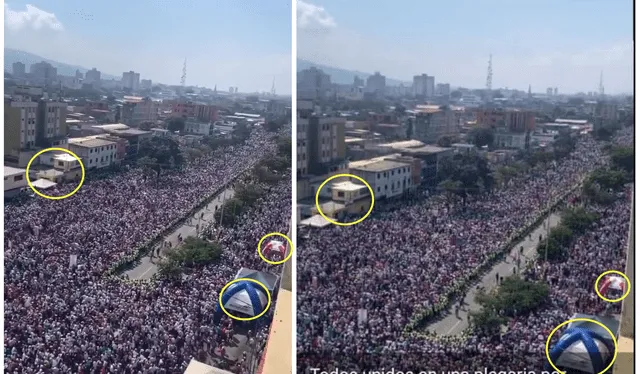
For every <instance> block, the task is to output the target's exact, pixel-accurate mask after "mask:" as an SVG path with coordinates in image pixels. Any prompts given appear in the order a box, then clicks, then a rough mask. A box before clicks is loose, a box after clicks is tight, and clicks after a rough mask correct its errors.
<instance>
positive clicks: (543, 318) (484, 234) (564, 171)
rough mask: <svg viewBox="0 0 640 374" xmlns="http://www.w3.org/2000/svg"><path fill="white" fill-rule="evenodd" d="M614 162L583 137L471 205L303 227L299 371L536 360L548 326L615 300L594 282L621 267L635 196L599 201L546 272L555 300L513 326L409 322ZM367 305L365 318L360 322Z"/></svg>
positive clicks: (442, 204) (422, 207)
mask: <svg viewBox="0 0 640 374" xmlns="http://www.w3.org/2000/svg"><path fill="white" fill-rule="evenodd" d="M626 135H627V137H628V134H626ZM629 138H632V137H629ZM616 140H617V141H620V142H623V143H624V142H625V140H624V139H623V138H617V139H616ZM606 163H607V156H606V154H605V153H604V151H603V150H602V144H601V143H599V142H596V141H595V140H593V139H592V138H590V137H588V138H583V139H581V140H580V141H579V142H578V143H577V145H576V149H575V150H574V151H573V152H572V153H571V154H570V155H569V156H567V157H565V158H563V159H561V160H559V161H558V162H557V163H556V164H551V165H548V166H547V167H544V168H536V169H534V170H532V171H531V173H529V174H528V175H526V176H522V177H520V178H517V179H515V180H513V181H512V182H510V183H509V184H508V185H507V186H505V187H504V188H502V189H500V190H498V191H495V192H493V193H491V194H488V195H483V196H478V197H476V198H471V199H470V200H469V201H468V202H467V205H466V207H465V208H464V209H463V208H462V207H461V203H459V202H450V201H448V200H446V199H442V198H439V197H432V198H424V197H418V198H413V199H402V200H399V201H396V202H389V203H387V204H385V205H386V206H385V207H382V206H381V209H380V208H378V205H377V204H376V208H378V209H376V210H377V211H378V212H376V213H374V214H373V215H372V216H371V217H369V218H367V219H366V220H364V221H363V222H362V223H359V224H357V225H355V226H351V227H339V226H334V225H332V226H330V227H328V228H324V229H320V230H317V229H312V230H313V231H311V232H305V230H307V229H303V230H302V231H301V232H299V235H298V238H299V244H298V247H299V255H298V261H299V262H298V272H297V274H298V280H297V306H298V325H297V330H298V331H297V333H298V372H310V369H311V368H321V369H323V370H330V369H333V368H340V369H343V370H346V369H360V370H365V369H378V370H380V369H382V368H385V369H387V370H388V369H391V368H395V369H396V370H414V371H415V372H418V371H421V370H472V369H473V370H482V369H483V368H484V367H489V368H491V369H493V370H497V369H500V370H507V369H511V370H522V369H523V368H530V369H534V368H536V367H537V368H538V369H540V368H541V367H542V366H544V364H545V362H546V360H545V356H544V345H545V341H546V338H547V336H548V333H549V332H550V331H551V329H553V328H554V327H555V326H556V325H557V324H559V323H561V322H563V321H565V320H567V319H568V318H569V317H570V316H571V315H572V314H573V313H574V312H586V313H591V312H601V311H602V310H603V308H604V307H605V306H606V305H607V303H605V302H603V301H601V300H599V299H598V298H597V296H596V295H595V293H594V292H593V282H595V278H596V277H597V276H598V274H600V273H602V272H603V271H605V270H610V269H615V270H620V271H624V264H625V255H624V254H625V245H626V237H627V234H628V223H629V217H630V216H629V209H630V206H629V205H630V202H629V201H628V199H622V200H620V201H617V202H616V203H615V205H613V206H612V207H609V208H607V209H606V210H603V208H597V209H600V210H601V213H602V217H603V219H602V220H600V221H599V223H598V224H597V228H595V229H594V230H592V231H591V232H590V233H588V234H587V235H585V236H584V237H582V238H580V240H578V241H577V242H576V243H575V244H574V245H573V247H572V248H571V250H570V257H569V260H568V261H567V262H564V263H561V264H556V265H553V266H551V267H550V269H549V270H548V271H547V272H546V281H547V282H548V283H549V284H550V286H551V290H552V291H551V300H552V303H551V304H550V305H546V306H545V307H543V308H542V309H539V310H538V311H537V312H536V313H533V314H531V315H529V316H527V317H526V318H519V319H516V320H513V321H511V324H510V326H509V328H508V332H507V333H505V334H502V335H500V336H498V337H485V336H482V335H479V334H472V335H471V336H469V337H466V338H462V337H458V336H450V337H445V336H440V337H437V336H436V337H430V338H424V337H419V336H417V335H409V336H408V335H406V334H403V329H404V328H405V327H406V326H407V324H408V323H409V322H410V321H411V319H412V318H415V316H416V315H419V314H420V313H421V311H424V310H425V309H429V308H432V307H433V306H434V305H435V304H436V303H437V302H438V301H439V300H441V297H442V296H443V292H444V291H445V290H447V289H448V288H450V287H452V286H454V285H455V284H456V281H458V280H459V279H462V278H464V277H465V275H468V274H469V273H470V272H471V271H473V270H474V269H475V268H477V267H479V266H480V265H481V264H482V263H483V262H484V260H485V259H487V258H488V257H489V256H491V255H492V254H493V253H495V252H496V251H500V250H501V248H502V247H503V246H504V245H505V244H506V243H507V240H508V238H509V237H510V236H511V235H512V234H513V233H514V232H516V230H518V229H521V228H523V227H526V226H528V225H530V224H532V223H533V222H534V221H535V220H536V219H537V218H538V217H539V216H540V214H541V213H542V212H543V211H544V210H545V209H546V208H547V207H548V206H549V205H550V202H551V201H554V200H555V199H557V198H559V197H560V196H562V195H564V194H566V193H567V191H569V190H570V189H571V188H572V187H574V186H576V185H577V184H579V182H580V180H581V179H582V178H584V177H585V176H586V175H587V173H588V172H590V171H592V170H594V169H595V168H597V167H600V166H603V165H606ZM594 209H595V208H594ZM539 266H540V264H538V265H537V267H539ZM533 269H534V270H535V269H536V267H534V268H533ZM541 273H542V272H540V271H538V272H536V273H535V274H527V276H534V275H535V276H540V274H541ZM363 310H364V311H366V319H359V314H360V313H359V311H363Z"/></svg>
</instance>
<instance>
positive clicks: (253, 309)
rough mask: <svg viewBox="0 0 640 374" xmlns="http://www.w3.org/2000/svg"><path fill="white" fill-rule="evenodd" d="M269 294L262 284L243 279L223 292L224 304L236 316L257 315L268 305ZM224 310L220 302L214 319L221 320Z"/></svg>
mask: <svg viewBox="0 0 640 374" xmlns="http://www.w3.org/2000/svg"><path fill="white" fill-rule="evenodd" d="M267 302H268V296H267V295H266V293H265V290H264V288H262V287H260V285H258V284H256V283H254V282H250V281H246V280H242V281H239V282H236V283H233V284H231V285H230V286H229V287H227V289H226V290H225V291H224V293H223V294H222V305H224V308H225V309H226V311H227V312H228V313H230V314H232V315H233V316H236V317H244V318H247V317H253V316H257V315H259V314H260V313H262V311H264V309H265V308H266V307H267ZM223 314H224V312H223V311H222V308H221V307H220V305H219V304H218V305H217V306H216V311H215V314H214V321H219V320H220V319H221V318H222V315H223Z"/></svg>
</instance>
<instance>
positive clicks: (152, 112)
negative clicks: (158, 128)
mask: <svg viewBox="0 0 640 374" xmlns="http://www.w3.org/2000/svg"><path fill="white" fill-rule="evenodd" d="M158 107H159V105H158V102H156V101H154V100H151V99H150V98H148V97H135V96H125V97H124V103H123V104H122V111H121V117H120V118H121V121H122V123H124V124H126V125H129V126H134V127H135V126H138V125H140V123H142V122H155V121H156V120H157V119H158Z"/></svg>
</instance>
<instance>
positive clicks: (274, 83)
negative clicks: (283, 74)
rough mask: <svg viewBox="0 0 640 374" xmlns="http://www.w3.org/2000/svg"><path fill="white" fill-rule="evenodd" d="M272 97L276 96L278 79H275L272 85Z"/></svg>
mask: <svg viewBox="0 0 640 374" xmlns="http://www.w3.org/2000/svg"><path fill="white" fill-rule="evenodd" d="M271 96H276V77H273V83H271Z"/></svg>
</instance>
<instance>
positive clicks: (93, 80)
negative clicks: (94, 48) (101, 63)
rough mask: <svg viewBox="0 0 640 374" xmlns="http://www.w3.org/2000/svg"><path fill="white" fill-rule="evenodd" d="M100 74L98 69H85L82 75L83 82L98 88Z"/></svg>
mask: <svg viewBox="0 0 640 374" xmlns="http://www.w3.org/2000/svg"><path fill="white" fill-rule="evenodd" d="M100 76H101V73H100V70H97V69H96V68H93V69H91V70H89V71H87V73H86V74H85V75H84V83H86V84H90V85H92V86H93V87H96V88H98V87H100V79H101V77H100Z"/></svg>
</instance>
